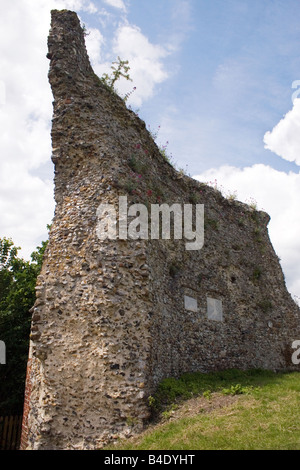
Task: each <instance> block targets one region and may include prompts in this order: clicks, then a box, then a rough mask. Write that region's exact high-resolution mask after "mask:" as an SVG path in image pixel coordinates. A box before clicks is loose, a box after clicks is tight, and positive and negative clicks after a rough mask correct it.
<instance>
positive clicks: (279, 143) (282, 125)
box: [264, 98, 300, 165]
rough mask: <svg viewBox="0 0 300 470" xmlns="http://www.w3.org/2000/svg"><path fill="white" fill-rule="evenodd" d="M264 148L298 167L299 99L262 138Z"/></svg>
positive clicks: (299, 136)
mask: <svg viewBox="0 0 300 470" xmlns="http://www.w3.org/2000/svg"><path fill="white" fill-rule="evenodd" d="M264 143H265V148H266V149H268V150H271V151H272V152H274V153H276V154H277V155H279V156H280V157H282V158H284V159H285V160H287V161H289V162H295V163H296V164H297V165H300V99H299V98H297V99H295V100H294V103H293V109H292V110H291V111H289V112H288V113H287V114H286V115H285V116H284V118H283V119H281V121H280V122H279V123H278V124H277V125H276V126H275V127H274V129H273V130H272V131H271V132H267V133H266V134H265V136H264Z"/></svg>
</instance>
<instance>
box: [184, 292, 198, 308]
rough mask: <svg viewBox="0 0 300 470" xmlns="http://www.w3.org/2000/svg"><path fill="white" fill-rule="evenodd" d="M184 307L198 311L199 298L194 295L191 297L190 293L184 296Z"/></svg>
mask: <svg viewBox="0 0 300 470" xmlns="http://www.w3.org/2000/svg"><path fill="white" fill-rule="evenodd" d="M184 308H185V309H186V310H189V311H190V312H197V311H198V302H197V299H194V298H193V297H189V296H188V295H185V296H184Z"/></svg>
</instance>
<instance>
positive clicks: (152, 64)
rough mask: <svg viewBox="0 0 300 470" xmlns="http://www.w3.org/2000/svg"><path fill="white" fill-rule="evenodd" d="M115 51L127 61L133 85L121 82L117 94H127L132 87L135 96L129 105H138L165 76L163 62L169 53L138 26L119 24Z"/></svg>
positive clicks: (150, 94)
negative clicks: (134, 88)
mask: <svg viewBox="0 0 300 470" xmlns="http://www.w3.org/2000/svg"><path fill="white" fill-rule="evenodd" d="M114 52H115V54H116V55H119V56H120V57H121V59H122V60H128V61H129V65H130V72H129V74H130V77H131V78H132V80H133V83H132V84H128V83H122V84H121V83H120V85H119V90H120V92H121V93H122V92H123V93H124V92H128V91H129V90H131V89H132V87H133V86H135V87H136V91H135V93H133V95H132V98H131V103H132V104H134V105H137V106H139V105H141V103H142V101H143V100H146V99H149V98H150V97H151V96H152V95H153V93H154V87H155V85H157V84H159V83H161V82H163V81H164V80H166V78H167V77H168V74H167V72H166V71H165V70H164V66H163V63H162V59H163V58H165V57H166V56H167V55H168V52H167V51H166V50H165V49H164V48H163V47H162V46H160V45H156V44H152V43H151V42H150V41H149V40H148V38H147V37H146V36H144V35H143V34H142V32H141V30H140V28H138V27H137V26H134V25H129V24H126V25H122V26H120V27H119V28H118V30H117V32H116V36H115V41H114Z"/></svg>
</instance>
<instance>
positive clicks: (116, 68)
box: [100, 56, 132, 92]
mask: <svg viewBox="0 0 300 470" xmlns="http://www.w3.org/2000/svg"><path fill="white" fill-rule="evenodd" d="M128 63H129V62H128V60H121V59H120V57H119V56H118V60H117V62H113V63H112V66H111V69H112V70H113V72H112V74H111V75H108V74H107V73H104V74H103V75H102V77H101V79H100V80H101V81H102V82H103V83H104V84H105V85H106V86H107V87H108V88H109V89H110V90H111V91H114V92H116V90H115V83H116V82H117V81H118V80H119V79H120V78H121V77H123V78H125V79H126V80H129V81H131V82H132V79H131V78H130V76H129V73H128V72H129V70H130V67H129V65H128Z"/></svg>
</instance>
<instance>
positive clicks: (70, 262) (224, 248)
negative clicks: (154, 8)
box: [22, 10, 300, 449]
mask: <svg viewBox="0 0 300 470" xmlns="http://www.w3.org/2000/svg"><path fill="white" fill-rule="evenodd" d="M48 44H49V52H48V58H49V59H50V71H49V80H50V84H51V87H52V91H53V96H54V103H53V106H54V114H53V125H52V144H53V154H52V160H53V162H54V165H55V200H56V209H55V217H54V220H53V224H52V228H51V232H50V240H49V245H48V248H47V252H46V255H45V259H44V263H43V268H42V272H41V275H40V276H39V278H38V284H37V302H36V304H35V306H34V309H33V318H32V332H31V349H30V361H29V365H30V367H28V375H27V392H28V393H27V398H28V399H27V401H26V408H25V411H24V428H23V441H22V442H23V448H24V449H25V448H27V449H97V448H100V447H101V446H102V445H103V444H104V443H106V442H107V441H109V440H110V439H114V438H116V437H120V436H129V435H131V434H132V433H135V432H139V430H141V429H142V427H143V423H144V422H145V420H146V419H147V417H148V415H149V410H148V406H147V397H148V396H149V395H150V394H151V393H153V391H154V390H155V387H156V385H157V384H158V382H159V381H160V380H161V379H163V378H165V377H168V376H178V375H180V374H182V373H183V372H187V371H210V370H217V369H224V368H232V367H234V368H243V369H246V368H268V369H286V368H288V369H289V368H290V369H292V368H293V367H294V368H295V367H296V366H293V364H292V362H291V345H292V342H293V341H294V340H295V339H300V330H299V309H298V307H297V306H296V304H295V303H294V302H293V300H292V299H291V296H290V295H289V293H288V292H287V290H286V287H285V282H284V277H283V273H282V270H281V267H280V264H279V261H278V258H277V256H276V254H275V253H274V250H273V247H272V245H271V242H270V240H269V236H268V230H267V224H268V222H269V217H268V215H267V214H265V213H263V212H256V211H254V210H252V209H251V208H250V207H248V206H246V205H244V204H241V203H238V202H230V201H228V200H227V199H224V198H223V197H222V196H221V194H220V193H219V192H218V191H215V190H214V189H212V188H210V187H208V186H206V185H205V184H201V183H199V182H197V181H195V180H193V179H191V178H188V177H186V176H184V175H182V174H180V173H178V172H177V171H176V170H175V169H174V168H173V167H172V166H171V165H170V164H169V163H168V162H167V161H166V160H165V159H164V158H163V156H162V155H161V154H160V152H159V150H158V148H157V147H156V145H155V143H154V142H153V140H152V138H151V136H150V135H149V133H148V132H147V130H146V128H145V124H144V123H143V122H142V121H141V120H140V119H139V118H138V117H137V116H136V115H135V114H134V113H133V112H132V111H130V110H128V109H127V108H126V106H125V104H124V102H123V101H122V100H121V99H120V98H119V97H118V96H116V95H115V94H113V93H111V92H110V91H109V90H108V89H106V88H105V86H103V84H101V83H100V81H99V79H98V78H97V77H96V76H95V74H94V72H93V70H92V68H91V66H90V63H89V59H88V56H87V53H86V49H85V44H84V34H83V31H82V29H81V27H80V23H79V20H78V18H77V15H76V14H75V13H73V12H69V11H66V10H64V11H53V12H52V25H51V32H50V35H49V40H48ZM125 195H127V196H128V201H129V203H132V202H140V203H143V204H147V205H149V204H151V203H162V202H166V203H168V204H173V203H180V204H184V203H191V202H192V201H193V203H194V202H198V203H199V204H204V206H205V243H204V247H203V248H202V249H201V250H199V251H187V250H186V247H185V240H119V239H117V240H114V241H109V240H105V241H101V240H99V238H98V237H97V233H96V226H97V208H98V206H99V204H103V203H110V204H114V205H115V206H116V205H117V204H118V198H119V196H125ZM187 299H193V301H190V300H187ZM208 299H214V300H208ZM186 307H188V308H186ZM208 312H210V314H209V315H208ZM210 316H213V317H214V316H216V318H213V319H211V318H210ZM216 320H219V321H216ZM298 368H299V366H298Z"/></svg>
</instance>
